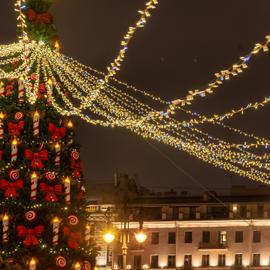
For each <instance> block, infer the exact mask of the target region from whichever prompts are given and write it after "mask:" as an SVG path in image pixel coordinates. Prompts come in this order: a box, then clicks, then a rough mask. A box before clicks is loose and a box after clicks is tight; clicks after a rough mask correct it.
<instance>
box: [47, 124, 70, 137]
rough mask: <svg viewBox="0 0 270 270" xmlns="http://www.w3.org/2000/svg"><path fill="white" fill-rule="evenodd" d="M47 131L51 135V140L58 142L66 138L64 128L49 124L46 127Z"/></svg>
mask: <svg viewBox="0 0 270 270" xmlns="http://www.w3.org/2000/svg"><path fill="white" fill-rule="evenodd" d="M48 131H49V132H50V133H51V139H52V140H59V139H61V138H64V137H65V136H66V128H65V127H59V128H58V127H56V126H55V124H52V123H50V124H49V127H48Z"/></svg>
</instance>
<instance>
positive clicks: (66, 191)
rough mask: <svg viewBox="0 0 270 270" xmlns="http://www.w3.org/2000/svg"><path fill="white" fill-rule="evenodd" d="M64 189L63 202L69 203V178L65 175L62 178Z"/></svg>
mask: <svg viewBox="0 0 270 270" xmlns="http://www.w3.org/2000/svg"><path fill="white" fill-rule="evenodd" d="M64 190H65V202H66V204H70V179H69V178H68V177H67V178H66V179H65V180H64Z"/></svg>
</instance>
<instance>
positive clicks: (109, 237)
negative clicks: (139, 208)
mask: <svg viewBox="0 0 270 270" xmlns="http://www.w3.org/2000/svg"><path fill="white" fill-rule="evenodd" d="M128 223H129V221H126V220H125V221H124V222H122V224H123V227H122V228H121V236H122V237H121V240H122V241H121V242H122V258H123V270H127V250H128V246H127V243H128V226H127V225H128ZM107 227H108V229H107V231H105V233H104V234H103V239H104V241H105V242H106V243H108V244H111V243H112V242H113V240H114V239H115V235H114V234H113V232H112V228H110V227H109V226H107ZM146 238H147V235H146V233H145V232H144V231H143V223H142V221H140V228H139V230H138V231H137V232H136V233H135V239H136V240H137V241H138V243H140V244H142V243H143V242H144V241H145V240H146Z"/></svg>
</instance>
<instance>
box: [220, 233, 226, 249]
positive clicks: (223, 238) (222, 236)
mask: <svg viewBox="0 0 270 270" xmlns="http://www.w3.org/2000/svg"><path fill="white" fill-rule="evenodd" d="M226 244H227V232H226V231H221V232H219V245H220V246H225V245H226Z"/></svg>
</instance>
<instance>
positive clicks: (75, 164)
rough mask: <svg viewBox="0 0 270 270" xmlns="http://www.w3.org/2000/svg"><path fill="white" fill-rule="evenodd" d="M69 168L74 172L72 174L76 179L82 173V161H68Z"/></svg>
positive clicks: (72, 159)
mask: <svg viewBox="0 0 270 270" xmlns="http://www.w3.org/2000/svg"><path fill="white" fill-rule="evenodd" d="M70 167H71V168H72V169H73V170H74V174H75V176H76V177H80V176H81V172H82V161H81V160H78V161H77V160H75V159H74V158H71V159H70Z"/></svg>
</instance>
